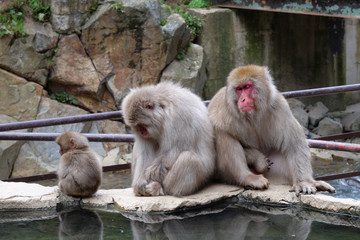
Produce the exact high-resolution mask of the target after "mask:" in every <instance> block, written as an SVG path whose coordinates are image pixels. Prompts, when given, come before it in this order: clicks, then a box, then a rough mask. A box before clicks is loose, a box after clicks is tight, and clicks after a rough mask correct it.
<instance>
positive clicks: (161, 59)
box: [81, 0, 189, 106]
mask: <svg viewBox="0 0 360 240" xmlns="http://www.w3.org/2000/svg"><path fill="white" fill-rule="evenodd" d="M120 3H121V4H122V8H123V11H122V12H119V11H117V10H116V9H114V8H113V7H111V4H110V1H107V2H105V4H103V5H100V6H99V8H98V10H97V11H96V13H95V14H93V15H92V16H91V18H90V19H89V20H88V21H87V23H86V24H85V25H84V26H83V28H82V36H81V41H82V43H83V44H84V47H85V49H86V52H87V54H88V55H89V56H90V58H91V60H92V62H93V63H94V66H95V69H96V70H97V71H98V74H99V77H100V81H101V82H102V83H104V84H106V87H107V88H108V89H109V91H110V93H111V94H112V96H113V97H114V99H115V102H116V104H117V106H120V103H121V101H122V99H123V98H124V96H125V95H126V94H127V93H128V91H129V89H130V88H132V87H137V86H142V85H145V84H155V83H157V82H158V81H159V79H160V76H161V73H162V71H163V69H164V68H165V66H166V65H167V64H169V63H170V62H171V61H172V60H173V58H175V56H176V54H177V52H178V50H179V49H180V48H181V47H183V46H186V45H187V44H188V43H189V37H187V31H188V30H187V29H186V28H185V25H184V20H183V19H181V18H180V17H179V16H178V15H175V14H174V15H171V16H170V13H169V12H167V11H166V10H165V8H163V7H162V6H161V5H160V4H159V1H156V0H150V1H149V0H148V1H137V0H132V1H120ZM164 19H167V23H166V24H165V25H164V26H161V23H162V21H163V20H164Z"/></svg>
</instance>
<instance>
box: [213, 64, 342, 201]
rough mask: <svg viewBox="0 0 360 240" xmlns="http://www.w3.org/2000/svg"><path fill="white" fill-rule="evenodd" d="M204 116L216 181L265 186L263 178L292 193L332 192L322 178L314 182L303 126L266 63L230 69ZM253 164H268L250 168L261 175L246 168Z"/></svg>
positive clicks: (255, 187)
mask: <svg viewBox="0 0 360 240" xmlns="http://www.w3.org/2000/svg"><path fill="white" fill-rule="evenodd" d="M209 117H210V121H211V123H212V125H213V127H214V130H215V136H216V149H217V163H216V164H217V166H216V169H217V176H218V178H219V179H221V180H222V181H224V182H226V183H230V184H236V185H240V186H245V187H248V188H253V189H266V188H268V185H269V181H270V182H271V183H275V184H289V185H292V191H295V192H296V194H297V195H298V194H299V193H300V192H303V193H305V194H311V193H315V192H316V191H317V190H321V191H329V192H335V189H334V188H333V187H332V186H330V185H329V184H327V183H326V182H323V181H315V180H314V178H313V176H312V174H313V172H312V167H311V154H310V149H309V147H308V144H307V141H306V138H305V134H304V132H303V129H302V127H301V125H300V124H299V123H298V122H297V120H296V119H295V117H294V116H293V115H292V113H291V110H290V108H289V105H288V103H287V101H286V100H285V98H284V97H283V96H282V95H281V93H280V92H279V91H278V90H277V89H276V87H275V85H274V84H273V80H272V77H271V76H270V74H269V71H268V69H267V68H266V67H261V66H255V65H249V66H245V67H239V68H236V69H234V70H233V71H232V72H231V73H230V75H229V76H228V79H227V86H226V87H223V88H222V89H220V90H219V92H218V93H217V94H216V95H215V96H214V98H213V99H212V101H211V103H210V105H209ZM264 159H270V161H264ZM257 163H260V164H262V163H267V164H268V166H267V167H266V166H264V167H263V168H262V169H263V170H261V171H259V170H258V169H256V170H257V171H258V172H260V173H262V174H255V173H253V172H252V171H251V170H250V168H249V167H248V164H249V165H255V166H256V164H257ZM271 164H272V165H271ZM270 165H271V167H270Z"/></svg>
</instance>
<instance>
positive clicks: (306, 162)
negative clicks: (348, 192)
mask: <svg viewBox="0 0 360 240" xmlns="http://www.w3.org/2000/svg"><path fill="white" fill-rule="evenodd" d="M285 110H286V108H284V111H285ZM280 115H282V116H286V115H287V117H286V119H287V121H285V122H284V123H283V124H282V127H283V129H284V130H282V131H281V130H279V131H277V132H278V136H279V137H282V140H283V141H282V150H281V151H282V152H283V153H284V156H285V158H286V159H287V161H288V163H289V167H290V172H291V173H292V179H293V186H292V190H291V191H294V192H295V193H296V195H297V196H298V195H299V193H300V192H303V193H304V194H312V193H315V192H316V191H317V190H320V191H328V192H331V193H334V192H335V189H334V188H333V187H332V186H331V185H330V184H328V183H326V182H323V181H315V180H314V178H313V171H312V166H311V153H310V148H309V146H308V144H307V141H306V138H305V134H304V132H303V129H302V127H301V125H300V124H299V123H298V122H297V120H296V119H295V117H294V116H293V115H292V114H291V112H290V109H288V111H287V112H286V113H283V114H280Z"/></svg>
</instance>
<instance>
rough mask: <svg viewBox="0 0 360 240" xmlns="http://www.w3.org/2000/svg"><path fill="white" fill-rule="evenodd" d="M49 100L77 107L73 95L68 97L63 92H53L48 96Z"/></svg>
mask: <svg viewBox="0 0 360 240" xmlns="http://www.w3.org/2000/svg"><path fill="white" fill-rule="evenodd" d="M50 98H51V99H53V100H56V101H59V102H62V103H67V104H71V105H77V104H78V101H77V100H76V99H75V97H74V96H73V95H69V94H68V93H67V92H65V91H60V92H55V93H53V94H51V95H50Z"/></svg>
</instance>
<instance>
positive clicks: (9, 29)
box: [0, 2, 26, 37]
mask: <svg viewBox="0 0 360 240" xmlns="http://www.w3.org/2000/svg"><path fill="white" fill-rule="evenodd" d="M23 4H24V3H22V4H19V3H18V2H16V5H15V4H14V5H13V6H12V7H11V8H9V9H4V10H2V11H0V37H2V36H5V35H8V34H14V35H15V37H24V36H26V33H25V31H24V15H23V13H22V12H21V8H22V6H23Z"/></svg>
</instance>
